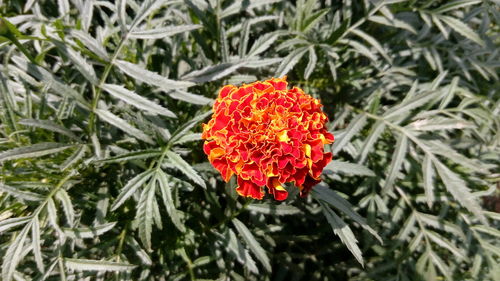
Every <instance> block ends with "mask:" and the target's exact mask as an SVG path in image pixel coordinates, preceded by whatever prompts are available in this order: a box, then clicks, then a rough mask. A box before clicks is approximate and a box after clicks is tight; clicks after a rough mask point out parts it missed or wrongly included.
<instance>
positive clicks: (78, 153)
mask: <svg viewBox="0 0 500 281" xmlns="http://www.w3.org/2000/svg"><path fill="white" fill-rule="evenodd" d="M85 152H87V146H86V145H80V146H79V147H78V149H76V150H75V151H74V152H73V153H72V154H71V155H70V156H69V157H68V158H66V160H65V161H64V162H63V163H62V164H61V166H60V168H61V170H62V171H65V170H67V169H68V168H69V167H71V166H72V165H73V164H75V163H77V162H78V161H80V160H81V159H82V158H83V157H84V156H85Z"/></svg>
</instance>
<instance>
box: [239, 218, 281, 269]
mask: <svg viewBox="0 0 500 281" xmlns="http://www.w3.org/2000/svg"><path fill="white" fill-rule="evenodd" d="M232 223H233V225H234V227H235V228H236V230H237V231H238V233H239V234H240V235H241V236H242V237H243V239H244V240H245V242H246V243H247V245H248V247H249V248H250V251H252V253H253V254H254V255H255V256H256V257H257V259H258V260H259V261H260V262H261V263H262V265H264V268H265V269H266V270H267V271H268V272H271V271H272V269H271V263H270V262H269V258H268V257H267V253H266V251H265V250H264V249H263V248H262V246H260V244H259V242H258V241H257V240H256V239H255V237H254V236H253V234H252V233H251V232H250V230H248V228H247V227H246V226H245V224H243V223H242V222H241V221H239V220H238V219H237V218H234V219H232Z"/></svg>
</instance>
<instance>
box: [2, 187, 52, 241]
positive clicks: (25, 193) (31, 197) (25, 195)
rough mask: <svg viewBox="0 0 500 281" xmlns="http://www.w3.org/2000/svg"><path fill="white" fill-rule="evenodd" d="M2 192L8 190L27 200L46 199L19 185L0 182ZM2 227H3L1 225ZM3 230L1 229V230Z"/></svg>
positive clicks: (15, 195)
mask: <svg viewBox="0 0 500 281" xmlns="http://www.w3.org/2000/svg"><path fill="white" fill-rule="evenodd" d="M0 192H7V193H8V194H9V195H12V196H14V197H16V198H18V199H21V200H27V201H41V200H43V199H44V197H43V196H41V195H40V194H37V193H33V192H30V191H25V190H21V189H20V188H19V187H13V186H9V185H6V184H3V183H1V182H0ZM0 229H1V227H0ZM0 232H1V231H0Z"/></svg>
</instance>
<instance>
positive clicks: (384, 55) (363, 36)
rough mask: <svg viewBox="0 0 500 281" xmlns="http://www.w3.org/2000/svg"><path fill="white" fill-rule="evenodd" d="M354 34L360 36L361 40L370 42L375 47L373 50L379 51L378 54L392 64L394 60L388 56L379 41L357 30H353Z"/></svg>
mask: <svg viewBox="0 0 500 281" xmlns="http://www.w3.org/2000/svg"><path fill="white" fill-rule="evenodd" d="M351 32H352V33H354V34H355V35H357V36H359V37H360V38H362V39H363V40H365V41H366V42H368V43H369V44H370V45H372V46H373V48H374V49H375V50H377V52H378V53H379V54H380V55H382V57H384V59H385V60H387V62H389V63H390V64H392V59H391V58H390V57H389V55H388V54H387V52H386V51H385V50H384V48H383V47H382V45H381V44H380V43H379V42H378V41H377V39H375V38H373V37H372V36H371V35H369V34H367V33H365V32H363V31H361V30H359V29H357V28H355V29H353V30H351Z"/></svg>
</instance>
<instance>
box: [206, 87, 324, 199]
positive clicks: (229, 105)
mask: <svg viewBox="0 0 500 281" xmlns="http://www.w3.org/2000/svg"><path fill="white" fill-rule="evenodd" d="M287 84H288V83H287V82H286V77H285V78H282V79H277V78H273V79H270V80H266V81H264V82H260V81H258V82H254V83H252V84H249V85H243V86H241V87H236V86H233V85H227V86H224V87H223V88H222V89H221V90H220V92H219V96H218V98H217V100H216V101H215V104H214V106H213V112H214V113H213V116H212V119H211V120H210V121H209V122H208V123H207V124H203V134H202V138H203V139H205V144H204V146H203V149H204V151H205V153H206V154H207V155H208V159H209V161H210V163H212V165H213V166H214V167H215V168H216V169H217V170H218V171H219V172H220V173H221V175H222V177H223V178H224V180H225V181H226V182H227V181H229V179H230V178H231V176H232V175H233V174H235V175H236V176H237V182H238V187H237V188H236V191H237V192H238V193H239V194H240V195H242V196H248V197H252V198H255V199H262V197H264V190H263V187H264V186H267V189H268V191H269V193H270V194H273V195H274V198H275V199H277V200H284V199H286V198H287V196H288V192H287V191H286V190H285V188H284V187H283V185H284V184H285V183H287V182H293V183H294V184H295V186H297V187H298V188H299V189H300V194H301V196H305V195H307V193H308V192H309V191H310V190H311V188H312V187H313V186H314V185H316V184H317V183H319V182H320V181H321V180H320V175H321V173H322V171H323V168H324V167H325V166H326V165H327V164H328V163H329V162H330V161H331V159H332V154H331V153H330V152H326V153H325V152H324V146H325V144H330V143H332V142H333V141H334V137H333V135H332V134H330V133H329V132H328V131H327V130H326V128H325V123H326V122H327V120H328V118H327V116H326V115H325V113H323V112H322V110H321V107H322V105H321V103H320V102H319V100H317V99H315V98H313V97H311V96H310V95H308V94H305V93H304V92H303V91H302V90H301V89H300V88H297V87H294V88H292V89H287Z"/></svg>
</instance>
